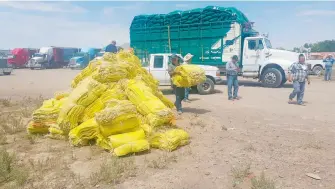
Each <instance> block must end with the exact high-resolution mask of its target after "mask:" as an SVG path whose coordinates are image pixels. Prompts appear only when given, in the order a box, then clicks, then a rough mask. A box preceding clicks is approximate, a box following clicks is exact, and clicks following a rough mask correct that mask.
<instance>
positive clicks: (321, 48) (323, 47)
mask: <svg viewBox="0 0 335 189" xmlns="http://www.w3.org/2000/svg"><path fill="white" fill-rule="evenodd" d="M303 47H304V48H305V49H310V52H335V40H325V41H320V42H316V43H305V44H304V45H303ZM293 51H294V52H301V47H295V48H293Z"/></svg>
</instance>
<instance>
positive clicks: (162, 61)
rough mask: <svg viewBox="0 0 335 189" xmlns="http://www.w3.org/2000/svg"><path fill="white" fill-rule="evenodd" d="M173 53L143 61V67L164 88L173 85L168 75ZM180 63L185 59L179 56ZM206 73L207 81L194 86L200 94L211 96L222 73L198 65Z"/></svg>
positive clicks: (152, 56)
mask: <svg viewBox="0 0 335 189" xmlns="http://www.w3.org/2000/svg"><path fill="white" fill-rule="evenodd" d="M171 55H172V54H171V53H161V54H151V55H150V57H149V60H143V61H142V65H143V66H144V68H145V69H147V70H148V71H149V72H150V73H151V74H152V75H153V77H154V78H155V79H157V80H158V81H159V84H160V85H162V86H168V85H171V78H170V75H169V74H168V71H167V70H168V64H169V63H170V61H171ZM177 56H178V57H179V62H180V63H181V64H182V63H183V62H184V61H183V57H182V56H181V55H180V54H177ZM198 66H199V67H201V68H203V69H204V70H205V73H206V77H207V79H206V81H205V82H203V83H201V84H199V85H198V86H194V87H196V88H197V89H198V92H199V94H203V95H204V94H210V93H213V92H214V87H215V84H216V83H218V82H221V77H220V76H219V75H220V71H219V69H218V68H217V67H214V66H205V65H198Z"/></svg>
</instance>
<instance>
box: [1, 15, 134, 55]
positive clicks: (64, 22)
mask: <svg viewBox="0 0 335 189" xmlns="http://www.w3.org/2000/svg"><path fill="white" fill-rule="evenodd" d="M0 18H10V19H0V25H1V26H6V27H2V28H1V30H0V36H1V43H0V48H15V47H36V48H39V47H42V46H52V45H53V46H65V47H102V46H103V45H106V44H107V43H109V41H110V40H111V39H115V40H116V41H117V43H118V44H122V43H125V42H129V29H128V26H127V27H125V26H122V25H118V24H102V23H97V22H81V21H71V19H70V18H69V17H68V18H66V17H46V16H33V15H29V14H22V13H11V12H5V13H4V12H3V13H1V12H0ZM13 23H15V24H13Z"/></svg>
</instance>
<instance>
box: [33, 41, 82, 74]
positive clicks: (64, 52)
mask: <svg viewBox="0 0 335 189" xmlns="http://www.w3.org/2000/svg"><path fill="white" fill-rule="evenodd" d="M77 52H79V48H67V47H53V46H51V47H42V48H40V49H39V51H38V53H35V54H34V55H33V57H32V58H31V59H30V60H29V62H28V65H27V66H28V67H29V68H30V69H36V68H39V69H46V68H61V67H65V66H68V64H69V61H70V59H71V58H72V57H73V55H74V54H75V53H77Z"/></svg>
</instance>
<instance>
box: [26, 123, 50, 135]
mask: <svg viewBox="0 0 335 189" xmlns="http://www.w3.org/2000/svg"><path fill="white" fill-rule="evenodd" d="M48 129H49V127H48V126H46V125H44V124H40V123H35V122H34V121H30V122H29V124H28V127H27V132H28V133H29V134H46V133H48V132H49V130H48Z"/></svg>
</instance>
